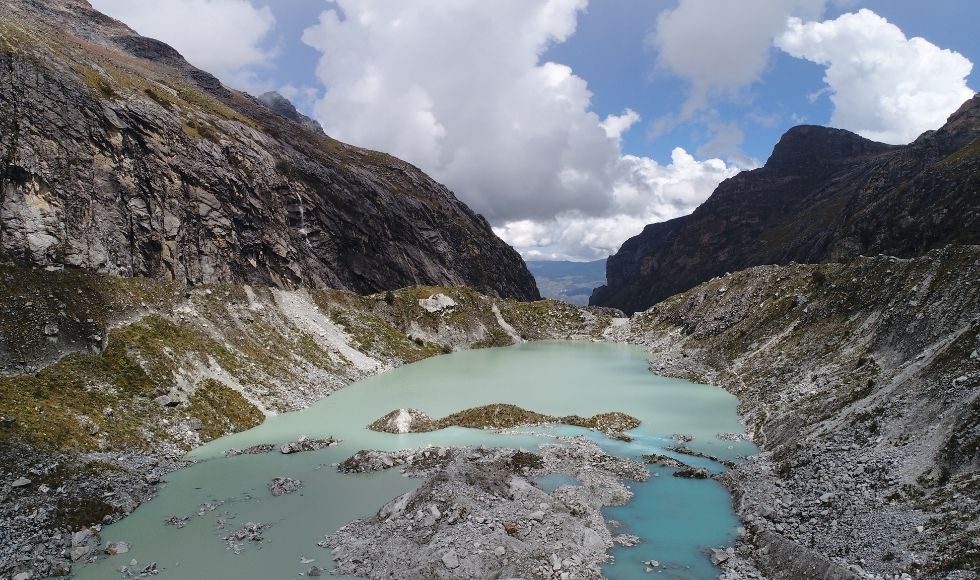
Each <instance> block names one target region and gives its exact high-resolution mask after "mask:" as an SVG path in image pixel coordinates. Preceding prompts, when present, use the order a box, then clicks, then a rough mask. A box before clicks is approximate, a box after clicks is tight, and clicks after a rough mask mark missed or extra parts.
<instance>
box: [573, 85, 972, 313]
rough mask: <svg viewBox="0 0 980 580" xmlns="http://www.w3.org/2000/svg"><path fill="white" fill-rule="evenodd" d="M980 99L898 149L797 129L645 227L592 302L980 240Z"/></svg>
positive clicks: (629, 303)
mask: <svg viewBox="0 0 980 580" xmlns="http://www.w3.org/2000/svg"><path fill="white" fill-rule="evenodd" d="M978 136H980V96H976V97H974V98H973V99H971V100H969V101H967V102H966V103H965V104H964V105H963V107H961V108H960V110H959V111H957V112H956V113H955V114H953V115H952V116H951V117H950V118H949V120H948V122H947V124H946V125H945V126H943V127H942V128H941V129H939V130H938V131H931V132H928V133H925V134H923V135H922V136H921V137H919V138H918V139H917V140H916V141H915V142H913V143H911V144H909V145H906V146H889V145H884V144H881V143H875V142H872V141H868V140H867V139H864V138H862V137H859V136H857V135H855V134H853V133H850V132H848V131H843V130H840V129H829V128H825V127H815V126H801V127H795V128H793V129H790V130H789V131H788V132H787V133H786V134H785V135H783V137H782V139H781V140H780V142H779V143H778V144H777V145H776V147H775V149H774V150H773V154H772V156H771V157H770V158H769V160H768V161H767V162H766V165H765V166H764V167H762V168H760V169H756V170H753V171H746V172H743V173H740V174H738V175H736V176H735V177H733V178H731V179H728V180H726V181H724V182H723V183H722V184H721V185H719V186H718V188H717V189H716V190H715V192H714V193H713V194H712V195H711V197H710V198H708V200H707V201H705V202H704V204H702V205H701V206H700V207H699V208H698V209H697V210H695V211H694V213H692V214H691V215H689V216H685V217H681V218H677V219H674V220H670V221H667V222H663V223H658V224H652V225H649V226H647V227H646V228H644V230H643V232H642V233H641V234H639V235H638V236H635V237H633V238H631V239H629V240H627V241H626V243H624V244H623V246H622V248H620V250H619V252H618V253H616V255H614V256H611V257H610V258H609V260H608V262H607V279H608V285H607V286H605V287H602V288H598V289H596V291H595V292H594V293H593V295H592V298H591V303H592V304H595V305H602V306H612V307H616V308H620V309H622V310H624V311H627V312H635V311H639V310H643V309H645V308H648V307H649V306H651V305H652V304H656V303H657V302H659V301H661V300H663V299H665V298H667V297H669V296H671V295H673V294H676V293H678V292H682V291H685V290H688V289H689V288H692V287H694V286H696V285H697V284H699V283H701V282H704V281H706V280H709V279H711V278H713V277H715V276H718V275H721V274H724V273H725V272H734V271H737V270H741V269H744V268H747V267H750V266H757V265H763V264H788V263H790V262H792V261H796V262H804V263H817V262H823V261H828V260H838V259H842V258H846V257H851V256H856V255H861V254H864V255H870V254H877V253H886V254H890V255H895V256H901V257H912V256H917V255H921V254H922V253H924V252H926V251H928V250H930V249H933V248H937V247H941V246H943V245H945V244H947V243H977V242H980V142H978V141H977V140H976V139H977V137H978Z"/></svg>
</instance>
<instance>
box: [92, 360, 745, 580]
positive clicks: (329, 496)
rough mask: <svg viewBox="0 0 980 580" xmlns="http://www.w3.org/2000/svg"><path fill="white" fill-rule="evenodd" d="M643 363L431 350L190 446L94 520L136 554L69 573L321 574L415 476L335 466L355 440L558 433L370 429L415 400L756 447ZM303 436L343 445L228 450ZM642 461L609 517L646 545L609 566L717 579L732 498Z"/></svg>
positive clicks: (504, 441)
mask: <svg viewBox="0 0 980 580" xmlns="http://www.w3.org/2000/svg"><path fill="white" fill-rule="evenodd" d="M647 364H648V363H647V356H646V353H645V352H644V351H643V350H642V349H640V348H637V347H632V346H627V345H616V344H606V343H591V342H535V343H526V344H521V345H516V346H512V347H506V348H495V349H483V350H474V351H467V352H460V353H454V354H450V355H445V356H440V357H436V358H431V359H428V360H424V361H421V362H418V363H415V364H412V365H407V366H404V367H401V368H398V369H395V370H392V371H389V372H386V373H383V374H381V375H378V376H376V377H372V378H369V379H366V380H363V381H360V382H358V383H356V384H354V385H351V386H349V387H347V388H345V389H343V390H341V391H339V392H337V393H335V394H334V395H332V396H330V397H327V398H325V399H323V400H322V401H320V402H318V403H316V404H315V405H313V406H311V407H310V408H308V409H306V410H303V411H300V412H296V413H288V414H285V415H281V416H278V417H272V418H270V419H268V420H267V421H266V422H265V423H263V424H262V425H260V426H259V427H256V428H255V429H252V430H249V431H246V432H243V433H238V434H235V435H230V436H227V437H223V438H221V439H218V440H216V441H213V442H211V443H210V444H208V445H205V446H203V447H201V448H199V449H197V450H195V451H193V452H192V453H191V454H190V458H191V459H194V460H196V461H198V463H196V464H194V465H192V466H191V467H188V468H187V469H183V470H180V471H178V472H175V473H173V474H170V475H168V476H167V477H166V481H165V484H163V485H162V486H161V489H160V493H159V495H158V496H157V497H156V498H155V499H154V500H152V501H150V502H148V503H146V504H144V505H143V506H141V507H140V508H139V509H137V510H136V511H135V512H134V513H133V514H132V515H130V516H129V517H127V518H125V519H123V520H122V521H121V522H119V523H116V524H113V525H111V526H107V527H106V528H105V529H104V530H103V533H102V536H103V540H104V541H107V542H108V541H117V540H123V541H127V542H129V543H130V544H132V550H131V551H130V552H129V553H128V554H124V555H120V556H115V557H109V558H105V559H103V560H100V561H99V562H97V563H95V564H90V565H86V566H79V567H77V568H76V572H77V577H78V578H82V579H104V578H115V577H119V573H118V572H117V570H118V569H119V568H120V567H121V566H124V565H126V564H128V563H129V561H130V559H136V560H138V561H139V563H140V564H141V565H144V564H146V563H149V562H156V563H157V565H158V568H159V570H160V574H159V577H160V578H241V579H262V580H268V579H275V578H283V579H286V578H297V577H299V576H300V574H301V573H303V572H305V571H306V570H308V569H309V567H310V565H311V564H310V563H309V562H308V560H310V559H312V560H315V563H316V564H317V565H319V566H320V567H322V568H324V569H325V570H329V569H330V568H331V567H332V562H331V559H330V552H329V550H326V549H323V548H319V547H317V546H316V542H317V541H319V540H321V539H322V538H323V537H324V535H325V534H328V533H330V532H332V531H334V530H336V529H337V528H339V527H340V526H342V525H344V524H345V523H347V522H348V521H350V520H352V519H355V518H358V517H364V516H368V515H371V514H373V513H374V512H375V511H377V509H378V508H379V507H380V506H381V505H383V504H384V503H385V502H387V501H388V500H389V499H391V498H393V497H396V496H398V495H400V494H402V493H405V492H406V491H409V490H411V489H413V488H414V487H415V486H417V485H418V484H419V480H417V479H410V478H405V477H403V476H402V475H401V474H399V473H398V472H397V470H389V471H388V472H385V473H378V474H370V475H344V474H340V473H338V472H337V471H336V469H335V468H334V467H333V464H335V463H337V462H340V461H343V460H344V459H346V458H347V457H349V456H350V455H352V454H353V453H355V452H356V451H358V450H360V449H392V450H394V449H405V448H413V447H420V446H424V445H427V444H433V445H487V446H500V447H515V448H517V447H523V448H525V449H534V448H535V447H537V446H538V445H539V444H541V443H545V442H551V441H553V440H552V439H549V438H546V437H540V436H534V435H530V434H505V435H501V434H496V433H493V432H487V431H480V430H472V429H461V428H451V429H445V430H442V431H437V432H434V433H417V434H403V435H392V434H386V433H375V432H372V431H370V430H368V429H367V428H366V426H367V425H368V424H370V423H371V422H372V421H374V420H375V419H377V418H378V417H380V416H382V415H384V414H385V413H387V412H388V411H391V410H392V409H397V408H403V407H414V408H417V409H420V410H422V411H425V412H426V413H427V414H429V416H432V417H440V416H443V415H446V414H449V413H452V412H455V411H459V410H462V409H466V408H469V407H474V406H478V405H485V404H489V403H513V404H516V405H519V406H521V407H524V408H526V409H530V410H534V411H538V412H542V413H547V414H551V415H568V414H578V415H584V416H588V415H593V414H595V413H601V412H606V411H623V412H626V413H629V414H631V415H633V416H635V417H637V418H638V419H640V420H641V421H642V424H641V425H640V427H638V428H637V429H635V430H633V431H631V432H630V435H631V436H632V437H633V438H634V441H632V442H630V443H624V442H620V441H614V440H610V439H607V438H605V437H604V436H602V435H601V434H598V433H594V432H590V431H587V430H582V429H577V428H572V427H557V428H555V429H553V430H552V432H553V433H557V434H563V435H571V434H587V435H588V436H590V437H592V438H593V439H595V440H596V441H598V442H599V443H600V445H602V446H603V447H604V448H605V449H606V450H607V451H608V452H611V453H615V454H617V455H622V456H630V457H638V456H640V455H642V454H645V453H650V452H664V451H663V449H664V447H667V446H669V445H671V444H672V443H673V441H672V440H671V439H670V435H671V434H673V433H686V434H690V435H693V436H694V437H695V439H694V441H693V442H691V443H690V444H689V446H690V447H691V448H692V449H696V450H699V451H703V452H706V453H709V454H712V455H715V456H718V457H723V458H737V457H740V456H745V455H747V454H751V453H753V452H754V451H755V448H754V447H753V446H752V445H751V444H749V443H745V442H738V443H733V442H731V441H722V440H719V439H717V438H716V437H715V434H716V433H726V432H740V431H742V430H743V426H742V425H741V424H740V422H739V419H738V415H737V413H736V404H737V401H736V399H735V398H734V397H733V396H731V395H730V394H728V393H727V392H725V391H724V390H722V389H720V388H717V387H713V386H707V385H698V384H694V383H690V382H688V381H683V380H677V379H668V378H664V377H659V376H657V375H654V374H652V373H651V372H650V371H649V370H648V368H647ZM302 435H306V436H308V437H327V436H329V435H333V436H335V437H337V438H339V439H342V440H343V442H342V443H341V444H340V445H339V446H337V447H332V448H327V449H324V450H321V451H316V452H307V453H297V454H291V455H282V454H280V453H278V452H274V453H266V454H259V455H247V456H238V457H228V458H226V457H223V456H222V455H223V453H224V451H226V450H228V449H230V448H237V449H242V448H245V447H248V446H251V445H254V444H258V443H282V442H284V441H291V440H296V439H297V438H298V437H300V436H302ZM667 454H670V453H669V452H668V453H667ZM684 460H685V461H687V462H688V463H692V464H696V465H699V466H704V467H707V468H709V469H711V470H713V471H719V470H721V469H722V466H720V465H718V464H717V463H714V462H711V461H708V460H703V459H697V458H690V457H685V458H684ZM650 469H651V473H653V474H654V475H655V476H654V477H651V478H650V481H649V482H646V483H631V484H630V485H631V487H632V489H633V490H634V492H635V494H636V495H635V497H634V499H633V501H632V502H631V503H630V504H629V505H627V506H623V507H616V508H609V509H607V510H606V513H607V516H608V517H609V518H614V519H615V520H617V521H618V522H621V527H620V528H618V529H616V530H614V531H615V532H623V533H631V534H636V535H638V536H640V537H641V538H642V540H643V543H641V544H640V545H639V546H636V547H633V548H616V549H614V550H613V552H612V553H613V554H614V556H615V563H613V564H611V565H608V566H606V567H605V568H604V571H605V573H606V574H607V575H608V576H609V577H610V578H613V579H627V578H650V577H651V576H652V577H656V578H712V577H714V576H715V575H716V574H717V571H716V570H715V569H714V568H713V567H712V566H711V564H710V561H709V560H708V557H707V555H706V554H705V549H706V548H708V547H716V546H721V545H725V544H728V543H730V542H732V541H733V540H734V534H735V528H736V526H737V525H738V523H737V520H736V518H735V515H734V513H733V512H732V509H731V504H730V498H729V496H728V494H727V493H726V491H725V490H724V488H723V487H722V486H721V485H719V484H718V483H717V482H715V481H713V480H710V479H709V480H688V479H680V478H675V477H671V476H670V471H671V470H669V469H665V468H660V467H655V466H651V467H650ZM280 476H281V477H292V478H296V479H301V480H303V482H304V487H303V488H302V489H301V490H300V491H299V492H296V493H293V494H289V495H285V496H281V497H272V496H271V494H270V493H269V492H268V490H267V488H266V486H267V484H268V482H269V480H271V479H272V478H273V477H280ZM575 483H576V482H575V481H574V479H572V478H569V477H564V478H563V477H562V476H560V475H555V476H549V477H547V478H544V480H543V481H542V482H540V485H542V486H543V487H546V488H549V489H553V488H554V487H557V486H559V485H574V484H575ZM202 506H204V507H202ZM171 516H180V517H186V516H190V517H189V519H188V520H187V525H186V526H185V527H183V528H180V529H179V528H177V527H175V526H172V525H167V524H165V521H166V520H167V519H168V518H170V517H171ZM248 521H255V522H263V523H268V524H271V527H269V528H268V529H267V530H266V531H265V532H264V534H263V535H264V537H265V540H266V541H264V542H262V543H260V544H258V545H251V546H247V549H246V550H245V551H244V552H242V553H238V554H236V553H234V551H232V550H229V549H228V548H227V544H226V542H225V541H224V540H223V539H222V538H223V537H224V536H227V535H228V534H229V533H231V532H233V531H234V530H235V529H237V528H238V527H240V526H241V525H242V524H244V523H245V522H248ZM650 559H655V560H658V561H660V562H661V563H662V564H663V567H662V568H661V569H660V570H659V571H657V572H655V573H653V574H647V573H645V572H644V570H643V566H642V565H641V564H640V562H641V561H644V560H650ZM304 562H305V563H304Z"/></svg>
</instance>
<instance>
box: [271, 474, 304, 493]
mask: <svg viewBox="0 0 980 580" xmlns="http://www.w3.org/2000/svg"><path fill="white" fill-rule="evenodd" d="M301 487H303V482H302V481H300V480H298V479H293V478H291V477H276V478H273V480H272V481H270V482H269V493H271V494H272V495H273V496H275V497H279V496H281V495H286V494H288V493H293V492H295V491H299V489H300V488H301Z"/></svg>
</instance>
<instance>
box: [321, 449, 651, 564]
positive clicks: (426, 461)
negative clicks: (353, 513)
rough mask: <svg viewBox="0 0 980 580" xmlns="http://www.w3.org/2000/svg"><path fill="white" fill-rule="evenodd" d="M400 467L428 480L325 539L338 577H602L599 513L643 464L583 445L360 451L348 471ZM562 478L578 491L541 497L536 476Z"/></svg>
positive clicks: (345, 466)
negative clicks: (572, 480)
mask: <svg viewBox="0 0 980 580" xmlns="http://www.w3.org/2000/svg"><path fill="white" fill-rule="evenodd" d="M396 467H397V468H399V469H402V470H403V471H404V472H405V473H406V474H408V475H411V476H414V477H423V478H425V481H424V483H423V484H422V485H421V486H420V487H419V488H418V489H417V490H415V491H412V492H409V493H407V494H405V495H402V496H400V497H397V498H395V499H393V500H392V501H390V502H389V503H387V504H385V505H384V506H383V507H382V508H381V509H380V510H379V511H378V513H377V514H376V515H374V516H372V517H370V518H366V519H363V520H357V521H355V522H351V523H350V524H347V525H346V526H344V527H342V528H341V529H340V530H338V531H336V532H335V533H333V534H330V535H328V536H327V537H326V538H325V539H324V540H323V541H322V542H321V545H322V546H323V547H324V548H329V549H331V553H332V555H333V557H334V560H335V565H336V571H337V572H338V573H341V574H352V575H358V576H367V577H372V578H387V577H390V576H391V574H396V575H397V576H399V577H420V578H421V577H424V578H459V577H469V578H512V577H513V578H516V577H520V578H599V577H600V576H601V571H600V568H599V566H600V565H601V563H602V562H605V561H607V560H608V558H609V556H608V555H607V554H606V550H607V549H608V548H610V547H611V546H612V545H613V542H614V541H617V540H618V541H619V542H621V543H625V544H629V543H632V541H633V540H632V539H631V538H627V537H622V538H620V537H614V536H613V534H612V532H611V531H610V530H609V528H608V527H607V525H606V521H605V518H604V517H603V515H602V512H601V511H600V510H601V508H602V507H603V506H608V505H622V504H624V503H626V502H627V501H629V499H630V498H631V496H632V492H630V490H629V488H627V487H626V485H625V484H624V480H640V481H642V480H645V479H646V478H648V477H649V472H648V471H647V470H646V469H645V468H644V467H643V466H642V465H641V464H639V463H637V462H635V461H632V460H628V459H622V458H619V457H615V456H611V455H608V454H606V453H605V452H603V451H602V450H601V449H600V448H599V447H598V445H596V444H595V443H594V442H593V441H591V440H589V439H586V438H584V437H577V438H562V440H561V441H560V442H559V443H557V444H547V445H542V446H541V447H540V449H539V453H532V452H527V451H515V450H512V449H484V448H480V449H472V448H426V449H416V450H408V451H399V452H393V453H389V452H379V451H361V452H359V453H357V454H356V455H355V456H353V457H351V458H350V459H348V460H347V461H345V462H344V463H342V464H340V466H339V469H341V470H342V471H346V472H359V473H362V472H370V471H376V470H380V469H391V468H396ZM555 472H561V473H567V474H569V475H572V476H574V477H575V478H576V479H577V480H578V481H579V482H581V485H564V486H561V487H559V488H558V489H556V490H555V491H554V492H552V493H550V494H549V493H547V492H545V491H543V490H541V489H540V488H538V487H537V486H535V484H534V482H533V481H534V478H535V477H538V476H541V475H545V474H548V473H555Z"/></svg>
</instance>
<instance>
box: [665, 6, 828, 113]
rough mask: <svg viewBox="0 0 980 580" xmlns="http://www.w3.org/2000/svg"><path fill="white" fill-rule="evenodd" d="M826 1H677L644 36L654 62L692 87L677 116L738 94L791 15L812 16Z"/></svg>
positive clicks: (764, 63)
mask: <svg viewBox="0 0 980 580" xmlns="http://www.w3.org/2000/svg"><path fill="white" fill-rule="evenodd" d="M825 4H826V0H738V1H737V2H736V1H733V0H680V3H679V4H678V5H677V7H676V8H674V9H672V10H666V11H664V12H662V13H661V14H660V17H659V18H658V19H657V26H656V29H655V30H654V31H653V32H652V33H651V35H650V37H649V38H648V42H649V44H650V45H651V46H652V47H653V48H654V49H655V50H656V51H657V60H658V62H659V64H660V65H661V66H663V67H665V68H666V69H667V70H669V71H670V72H672V73H673V74H675V75H677V76H679V77H681V78H684V79H687V80H688V81H690V83H691V95H690V98H689V100H688V101H687V103H686V104H685V106H684V111H683V113H682V115H683V116H684V117H688V116H690V115H691V114H693V113H694V112H695V111H697V110H699V109H702V108H704V107H705V106H706V104H707V101H708V99H709V98H710V97H712V96H716V95H719V94H731V93H734V92H737V91H739V90H741V89H743V88H745V87H746V86H748V85H750V84H752V83H753V82H754V81H756V80H757V79H758V78H759V77H760V76H761V75H762V73H763V72H765V70H766V67H767V66H768V63H769V56H770V52H771V49H772V39H773V37H775V36H776V35H777V34H779V33H780V32H781V31H782V30H783V29H784V28H785V26H786V19H787V18H788V17H790V16H802V17H806V18H815V17H817V16H819V15H820V14H821V13H822V12H823V9H824V5H825Z"/></svg>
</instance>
